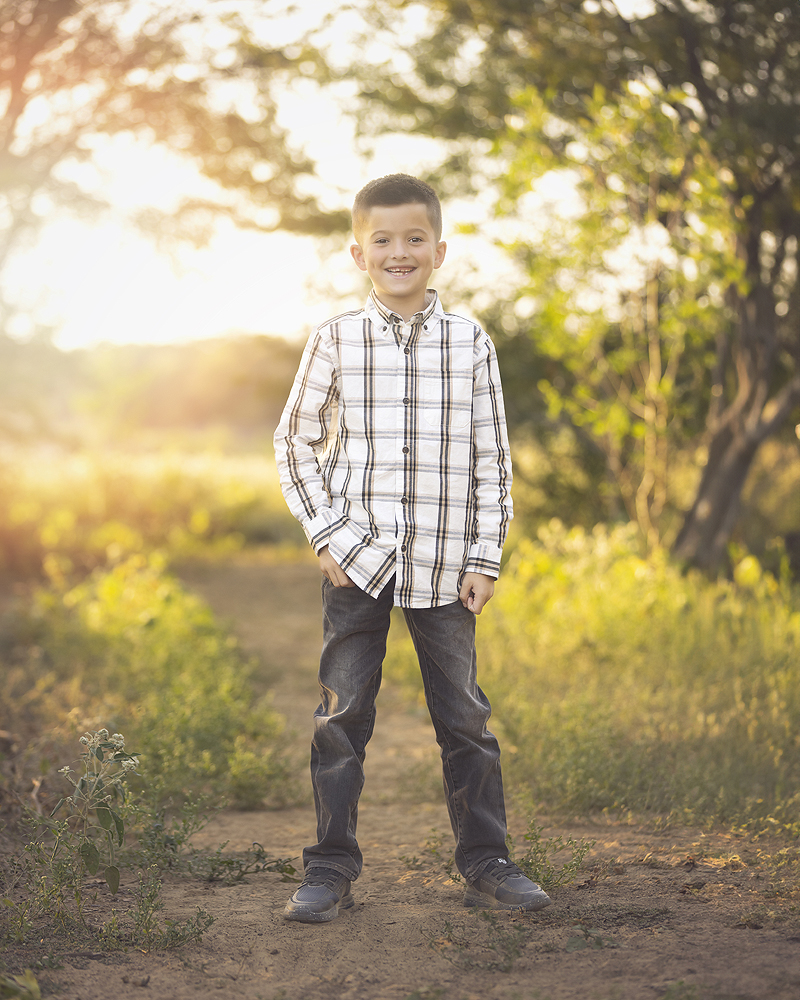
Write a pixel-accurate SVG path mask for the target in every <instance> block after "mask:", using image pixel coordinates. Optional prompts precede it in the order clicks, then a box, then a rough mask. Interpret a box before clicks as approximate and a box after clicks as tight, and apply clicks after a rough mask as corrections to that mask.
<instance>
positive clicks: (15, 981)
mask: <svg viewBox="0 0 800 1000" xmlns="http://www.w3.org/2000/svg"><path fill="white" fill-rule="evenodd" d="M41 996H42V994H41V990H40V989H39V984H38V983H37V982H36V976H34V974H33V972H31V970H30V969H26V970H25V972H24V973H23V974H22V975H21V976H6V975H5V974H3V973H0V997H2V998H3V1000H6V998H9V1000H41Z"/></svg>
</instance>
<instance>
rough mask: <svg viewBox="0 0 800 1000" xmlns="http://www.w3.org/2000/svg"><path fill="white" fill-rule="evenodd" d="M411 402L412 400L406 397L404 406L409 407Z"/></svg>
mask: <svg viewBox="0 0 800 1000" xmlns="http://www.w3.org/2000/svg"><path fill="white" fill-rule="evenodd" d="M410 402H411V400H410V399H409V398H408V396H406V397H405V398H404V399H403V403H404V405H405V406H408V404H409V403H410Z"/></svg>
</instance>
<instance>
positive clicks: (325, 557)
mask: <svg viewBox="0 0 800 1000" xmlns="http://www.w3.org/2000/svg"><path fill="white" fill-rule="evenodd" d="M319 568H320V569H321V570H322V575H323V576H324V577H325V579H326V580H330V582H331V583H332V584H333V585H334V587H355V584H354V583H353V581H352V580H351V579H350V577H349V576H348V575H347V573H345V571H344V570H343V569H342V567H341V566H340V565H339V563H337V562H336V560H335V559H334V558H333V556H332V555H331V554H330V552H329V551H328V546H327V545H326V546H325V548H324V549H320V552H319Z"/></svg>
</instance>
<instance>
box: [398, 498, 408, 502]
mask: <svg viewBox="0 0 800 1000" xmlns="http://www.w3.org/2000/svg"><path fill="white" fill-rule="evenodd" d="M400 503H408V497H400Z"/></svg>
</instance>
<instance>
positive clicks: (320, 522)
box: [302, 507, 347, 555]
mask: <svg viewBox="0 0 800 1000" xmlns="http://www.w3.org/2000/svg"><path fill="white" fill-rule="evenodd" d="M346 521H347V518H346V517H345V516H344V514H339V513H337V512H336V511H334V510H333V508H332V507H326V508H325V509H324V510H322V511H320V513H319V514H317V515H316V516H315V517H312V518H311V520H310V521H306V522H305V523H304V524H303V526H302V527H303V531H305V533H306V538H307V539H308V541H309V544H310V545H311V548H312V549H313V550H314V552H315V553H316V555H319V554H320V551H321V550H322V549H324V548H325V546H326V545H327V544H328V542H329V541H330V536H331V533H332V532H334V531H335V530H336V529H337V528H340V527H341V526H342V525H343V524H344V523H345V522H346Z"/></svg>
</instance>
